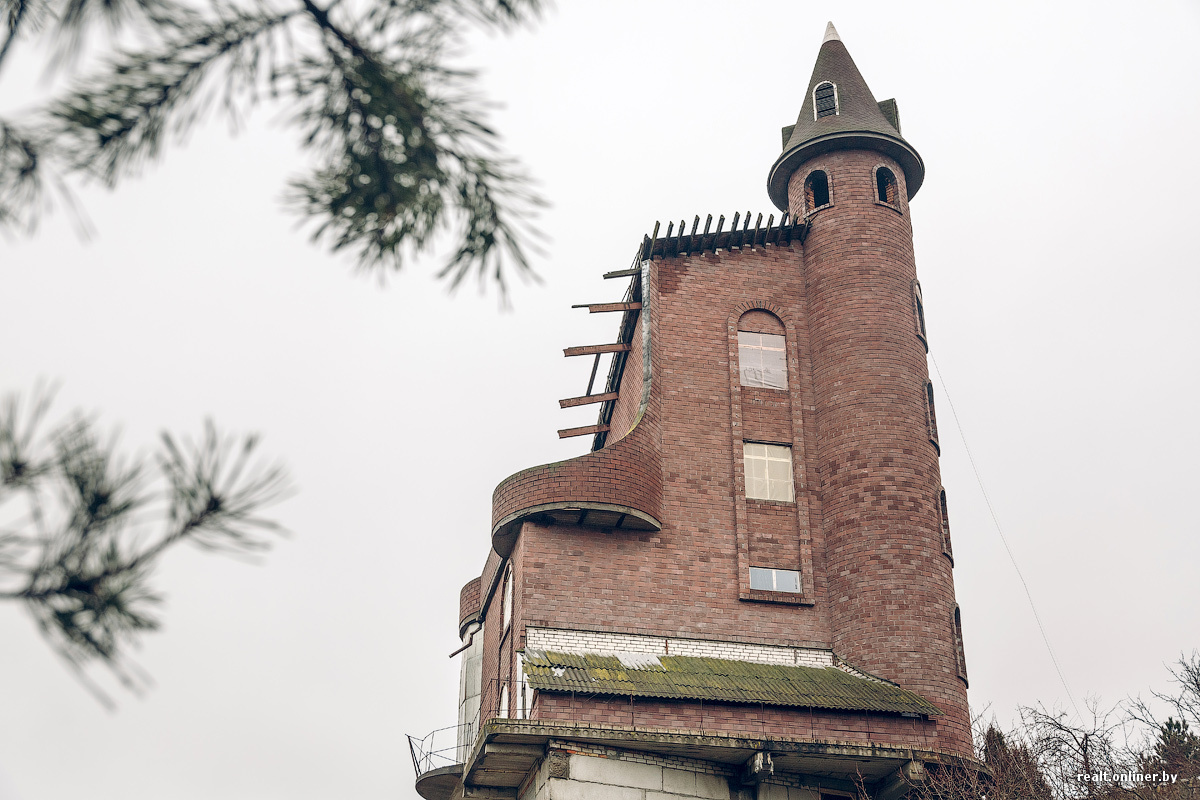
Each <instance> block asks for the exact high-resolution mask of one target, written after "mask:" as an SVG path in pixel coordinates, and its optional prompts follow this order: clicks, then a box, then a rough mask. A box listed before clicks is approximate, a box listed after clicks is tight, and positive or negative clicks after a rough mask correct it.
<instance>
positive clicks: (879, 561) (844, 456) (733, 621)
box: [484, 151, 970, 755]
mask: <svg viewBox="0 0 1200 800" xmlns="http://www.w3.org/2000/svg"><path fill="white" fill-rule="evenodd" d="M884 162H886V163H887V164H888V165H889V166H890V167H891V168H892V169H893V171H894V172H895V173H896V175H897V177H898V179H899V180H900V181H903V177H902V176H903V173H902V171H901V170H900V169H899V167H898V166H897V165H895V164H894V163H893V162H890V161H887V160H886V159H884V158H882V157H881V156H879V155H878V154H875V153H868V152H859V151H849V152H839V153H832V154H828V155H824V156H821V157H819V158H818V159H815V160H814V161H813V162H811V164H813V165H819V166H820V167H821V168H823V169H825V170H826V171H827V172H828V174H829V177H830V180H831V183H832V187H831V192H832V199H833V204H832V206H831V207H829V208H826V209H824V210H822V211H820V212H818V213H817V214H816V215H815V216H814V217H813V219H812V230H811V232H810V234H809V236H808V239H807V241H806V243H805V245H804V246H803V248H801V247H800V246H799V245H798V244H793V245H791V246H784V247H775V246H766V247H761V248H758V249H755V250H750V249H746V250H743V251H732V252H721V253H715V254H714V253H704V254H697V255H690V256H686V257H681V258H669V259H666V260H657V261H655V262H654V263H653V266H652V268H651V270H650V279H649V285H648V286H647V287H645V295H646V297H647V298H648V302H649V304H650V319H651V354H650V355H651V363H652V376H653V380H652V393H651V398H650V404H649V407H648V409H647V412H646V416H645V418H644V419H643V420H642V421H641V422H640V423H639V424H638V425H637V427H635V428H634V429H633V431H632V433H630V434H629V435H628V436H626V437H625V438H623V439H619V440H616V441H614V440H613V439H610V442H611V443H610V445H609V446H608V447H606V448H604V449H603V450H601V451H599V452H596V453H589V454H587V455H584V456H581V457H579V458H577V459H572V460H570V461H565V462H560V463H558V464H551V465H546V466H541V467H535V468H533V469H531V470H526V471H524V472H521V473H518V474H517V475H514V476H512V477H510V478H509V479H507V480H505V481H504V482H503V483H501V485H500V486H499V487H498V488H497V490H496V493H495V495H494V497H493V523H494V524H495V523H496V522H498V521H500V520H501V519H503V518H504V517H505V516H507V515H508V514H511V513H514V512H516V511H519V510H521V509H523V508H528V507H530V506H533V505H537V504H539V503H545V502H554V501H567V502H570V501H581V500H593V501H599V502H607V503H614V504H618V505H627V506H633V507H634V508H638V509H640V510H642V511H645V512H646V513H649V514H651V515H653V516H655V517H656V518H658V519H659V520H660V521H661V522H662V523H663V528H662V530H661V531H658V532H639V531H622V530H604V529H595V528H590V529H588V528H577V527H573V526H558V525H543V524H540V523H535V522H531V521H525V522H524V523H523V525H522V529H521V534H520V536H519V537H518V540H517V543H516V546H515V549H514V550H513V555H512V560H513V563H514V565H515V568H516V574H517V583H516V588H517V597H518V599H517V601H516V611H517V614H516V622H515V625H516V630H517V631H518V639H519V638H523V628H524V626H525V625H526V624H529V625H539V626H546V627H561V628H572V629H580V630H599V631H612V632H627V633H643V634H651V635H659V636H683V637H695V638H710V639H719V640H729V641H742V642H754V643H762V644H778V645H790V646H801V647H822V648H832V649H833V650H834V651H835V652H836V653H837V654H838V655H839V656H841V657H843V658H845V659H846V660H847V661H849V662H850V663H851V664H853V665H855V666H857V667H859V668H861V669H865V670H867V671H868V672H872V673H875V674H878V675H880V676H882V677H884V678H887V679H890V680H892V681H895V682H896V683H898V684H900V685H901V686H903V687H905V688H908V689H912V690H914V691H916V692H918V693H920V694H922V695H924V696H926V697H928V698H929V699H930V700H931V701H932V702H934V703H935V704H937V705H938V706H939V707H940V708H942V709H943V710H944V711H945V712H946V713H945V715H944V716H943V717H940V718H938V721H937V723H936V728H937V730H938V736H939V742H940V744H941V746H942V747H944V748H947V749H950V750H953V751H957V752H959V753H962V754H964V755H967V754H969V753H970V736H969V730H968V718H967V710H966V691H965V687H964V685H963V683H962V682H961V681H960V680H959V679H958V678H957V676H956V674H955V653H954V642H953V634H952V625H951V619H952V615H953V609H954V588H953V577H952V573H951V563H950V561H949V559H948V558H947V557H946V556H945V555H944V554H943V553H942V547H941V533H940V529H939V521H938V510H937V498H938V488H939V486H940V478H939V469H938V459H937V453H936V451H935V450H934V448H933V447H932V445H930V443H929V442H928V439H927V436H926V425H925V403H924V395H923V392H924V385H925V382H926V380H927V378H928V373H927V368H926V364H925V354H924V348H923V347H922V345H921V342H920V341H919V340H918V339H917V337H916V334H915V332H914V331H915V326H914V321H913V316H912V315H913V310H912V300H911V285H912V281H913V280H914V278H915V267H914V259H913V252H912V238H911V229H910V223H909V217H908V216H907V214H908V208H907V202H906V201H905V200H904V199H903V198H904V197H905V192H904V190H903V189H904V187H903V185H901V187H900V190H901V191H900V197H901V202H900V207H899V210H897V209H894V208H891V207H888V206H884V205H880V204H878V203H876V202H875V187H874V184H873V169H874V167H875V166H876V165H877V164H879V163H884ZM807 171H808V168H807V166H806V167H804V168H802V169H801V170H800V171H799V172H798V173H797V176H798V177H797V178H796V180H794V181H793V185H792V187H791V189H792V192H793V195H794V194H795V193H796V191H797V190H798V188H799V185H798V182H799V181H802V179H803V176H804V175H806V174H807ZM755 308H765V309H767V310H769V311H770V312H771V313H772V314H774V315H775V316H776V317H778V318H779V319H780V320H781V321H782V323H783V324H784V326H785V329H786V332H787V338H788V364H789V376H788V382H789V387H788V390H787V392H783V393H780V392H769V391H765V390H761V389H744V388H743V387H741V386H740V384H739V381H738V380H737V363H736V355H737V348H736V332H737V323H738V320H739V319H740V317H741V315H742V314H743V313H744V312H746V311H747V310H751V309H755ZM640 343H641V337H640V336H637V337H635V340H634V350H633V351H631V354H630V360H629V363H628V367H627V372H626V375H625V378H624V381H623V382H622V384H623V385H622V392H621V399H620V401H619V402H618V407H617V412H616V413H615V414H614V425H618V420H621V421H622V422H621V423H620V424H622V425H623V424H624V422H623V421H625V420H628V421H629V422H630V424H632V417H633V415H634V414H636V404H635V403H633V399H637V400H639V401H640V388H641V387H640V365H641V357H640V353H639V348H640V346H641V344H640ZM614 431H615V432H616V433H617V435H619V434H620V430H619V426H618V427H615V428H614ZM789 437H790V441H791V443H792V447H793V466H794V483H795V487H796V503H795V504H791V505H786V504H785V505H772V506H770V507H765V506H760V505H759V504H757V503H756V502H755V501H748V500H746V499H745V498H744V485H743V477H742V476H743V471H742V466H741V455H740V453H741V441H743V440H750V441H764V440H765V441H777V442H780V443H784V442H787V441H789ZM767 554H770V555H771V557H772V559H775V558H778V559H779V560H780V562H787V563H770V564H765V565H767V566H777V567H787V566H788V563H795V562H796V561H797V560H798V561H799V564H800V566H801V568H802V571H803V572H804V574H805V581H806V585H805V596H804V600H805V601H806V602H808V603H810V604H811V605H795V604H791V605H789V604H783V603H767V602H756V601H755V600H756V598H757V599H774V600H780V599H783V600H786V599H787V598H765V597H760V596H758V595H755V594H753V593H750V592H748V567H749V565H750V563H752V562H756V563H757V562H758V561H759V559H760V558H762V557H765V556H766V555H767ZM496 568H498V565H493V560H492V559H489V569H490V570H494V569H496ZM487 583H488V581H487V576H485V580H484V586H485V588H486V585H487ZM498 597H499V593H496V594H495V595H493V599H492V602H491V605H490V606H489V609H488V622H487V628H486V630H487V635H486V648H487V652H486V654H485V663H484V677H485V684H486V683H487V681H488V680H492V681H495V680H497V679H507V678H508V671H507V670H508V664H509V663H510V659H511V650H512V641H511V640H509V641H507V642H506V643H505V644H504V645H503V648H502V645H501V641H500V636H501V633H502V631H501V630H500V628H501V625H500V622H499V620H500V617H499V605H498ZM517 646H518V647H519V646H521V644H520V642H519V641H518V642H517ZM488 659H490V661H489V660H488ZM487 691H488V690H487V686H486V685H485V702H484V708H485V709H487V708H488V707H489V706H488V703H487ZM547 702H548V703H549V702H550V701H547ZM555 702H557V701H555ZM635 705H636V704H635ZM492 707H493V708H494V705H493V706H492ZM547 708H549V706H547ZM722 708H726V709H736V708H737V707H734V706H722ZM741 711H742V712H745V708H742V709H741ZM767 711H768V712H769V713H778V714H781V715H783V716H782V717H780V720H785V719H790V720H791V722H788V723H787V724H794V723H795V719H793V718H792V717H788V716H787V715H788V714H792V715H793V716H794V714H795V712H789V711H787V710H777V711H771V710H769V709H768V710H767ZM547 713H551V712H549V711H547ZM596 713H600V712H596ZM648 713H649V712H648ZM661 713H662V714H663V715H665V716H664V718H668V717H669V718H671V719H676V720H682V721H684V722H686V720H687V716H686V715H687V714H688V713H691V712H689V711H687V706H686V704H684V705H681V706H676V705H675V704H670V705H664V706H663V707H662V709H661ZM729 713H730V714H731V716H730V718H729V720H730V721H729V722H728V724H729V725H730V726H734V727H733V728H732V729H731V732H745V733H747V734H753V733H754V726H755V725H759V726H760V727H761V726H762V725H765V724H767V723H766V722H764V721H762V720H760V721H759V722H757V723H755V722H752V721H751V717H749V716H745V714H744V713H743V715H742V717H739V716H738V715H737V714H735V713H734V711H732V710H730V711H729ZM680 715H682V716H680ZM835 716H836V715H835ZM843 717H844V719H843V718H841V717H839V718H838V719H837V720H833V721H831V722H830V723H829V724H830V726H834V727H836V726H843V727H845V728H846V730H850V731H853V730H855V729H854V727H853V725H854V724H857V723H853V720H855V719H858V720H859V721H861V722H862V723H863V724H864V725H865V724H866V723H867V721H868V717H867V716H865V715H858V717H855V715H843ZM739 718H741V719H742V720H743V722H742V723H739V722H738V719H739ZM755 719H757V718H755ZM880 720H881V721H880V725H881V726H883V727H881V731H885V730H888V728H887V726H888V725H892V726H895V725H897V724H899V723H898V721H897V719H893V718H887V717H881V718H880ZM889 720H890V721H889ZM874 721H875V720H874V718H873V717H872V718H870V722H871V725H872V726H873V725H874ZM835 722H836V726H835ZM902 722H903V724H902V725H900V727H894V730H893V733H894V734H895V735H896V736H900V737H903V736H909V735H915V734H914V733H912V732H911V731H912V726H913V725H915V724H916V723H913V722H912V721H909V720H903V721H902ZM646 724H650V723H646ZM772 724H774V723H772ZM778 724H779V725H784V724H785V723H784V722H783V721H779V722H778ZM739 725H741V727H738V726H739ZM934 725H935V723H929V725H927V726H926V727H927V728H928V727H930V726H934ZM689 726H690V727H696V726H694V725H690V723H689V724H671V725H667V726H666V727H689ZM905 726H907V727H905ZM834 727H830V729H829V730H831V731H832V730H834ZM837 729H838V730H841V728H837ZM874 730H875V729H874V727H872V728H871V731H872V732H874ZM905 731H909V733H905ZM932 735H933V734H931V733H930V732H929V731H928V730H922V731H921V736H922V737H925V736H932ZM823 736H828V737H832V738H844V737H840V736H839V735H835V734H834V733H827V734H823Z"/></svg>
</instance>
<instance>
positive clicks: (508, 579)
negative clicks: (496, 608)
mask: <svg viewBox="0 0 1200 800" xmlns="http://www.w3.org/2000/svg"><path fill="white" fill-rule="evenodd" d="M500 604H501V606H502V611H501V613H502V615H503V617H504V629H505V630H508V626H509V625H511V624H512V616H513V612H512V606H513V574H512V567H511V566H510V567H509V568H508V570H507V571H506V572H505V573H504V594H503V595H502V596H501V598H500Z"/></svg>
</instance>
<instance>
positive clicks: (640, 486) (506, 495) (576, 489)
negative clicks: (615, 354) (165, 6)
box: [492, 386, 662, 541]
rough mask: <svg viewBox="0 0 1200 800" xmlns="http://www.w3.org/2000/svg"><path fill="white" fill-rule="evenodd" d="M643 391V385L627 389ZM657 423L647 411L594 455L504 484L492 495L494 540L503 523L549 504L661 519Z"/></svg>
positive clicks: (523, 474)
mask: <svg viewBox="0 0 1200 800" xmlns="http://www.w3.org/2000/svg"><path fill="white" fill-rule="evenodd" d="M634 390H636V391H637V393H638V394H639V395H640V393H641V387H640V386H636V387H628V388H627V389H626V391H634ZM657 430H658V428H657V425H655V424H654V420H653V414H652V413H651V412H650V410H647V412H646V414H645V415H644V416H643V417H642V420H641V422H639V423H638V424H637V426H636V427H634V429H633V430H632V431H630V433H629V435H628V436H626V437H625V438H623V439H621V440H620V441H618V442H616V443H615V444H612V445H609V446H608V447H605V448H603V449H601V450H597V451H596V452H594V453H588V454H586V455H582V456H579V457H578V458H572V459H569V460H567V461H557V462H555V463H553V464H543V465H542V466H540V467H531V468H530V469H526V470H522V471H521V472H518V473H516V474H515V475H510V476H509V477H507V478H505V479H504V480H503V481H501V482H500V485H499V486H497V487H496V491H495V492H493V493H492V536H493V541H495V538H496V536H497V534H499V533H501V530H500V529H501V528H502V527H509V526H511V525H512V524H513V523H514V522H517V521H519V520H520V519H521V518H522V517H521V515H522V512H525V511H529V512H530V513H534V512H535V511H536V509H537V508H538V507H539V506H545V505H548V504H551V503H602V504H607V505H612V506H622V507H626V508H632V509H634V510H636V511H640V512H641V513H642V514H645V515H648V516H649V517H652V518H653V519H654V520H655V521H661V520H662V511H661V507H662V467H661V463H660V458H659V451H658V436H657V435H656V434H657Z"/></svg>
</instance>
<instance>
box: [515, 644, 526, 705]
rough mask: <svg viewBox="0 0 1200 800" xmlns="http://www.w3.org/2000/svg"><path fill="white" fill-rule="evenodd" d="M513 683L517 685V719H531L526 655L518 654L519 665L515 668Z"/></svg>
mask: <svg viewBox="0 0 1200 800" xmlns="http://www.w3.org/2000/svg"><path fill="white" fill-rule="evenodd" d="M513 682H514V683H515V684H516V692H517V702H516V712H517V713H516V714H514V715H513V716H515V717H516V718H517V719H529V684H528V683H526V682H525V654H524V653H521V652H518V653H517V663H516V665H515V666H514V667H513Z"/></svg>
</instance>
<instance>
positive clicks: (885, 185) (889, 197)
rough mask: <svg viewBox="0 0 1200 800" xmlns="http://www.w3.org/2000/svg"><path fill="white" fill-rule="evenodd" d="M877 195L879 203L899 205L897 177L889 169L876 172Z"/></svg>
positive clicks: (883, 168) (880, 169)
mask: <svg viewBox="0 0 1200 800" xmlns="http://www.w3.org/2000/svg"><path fill="white" fill-rule="evenodd" d="M875 193H876V195H877V196H878V197H879V202H881V203H887V204H888V205H890V206H897V205H899V203H898V202H897V198H896V175H895V173H893V172H892V171H891V170H890V169H888V168H887V167H880V168H879V169H877V170H875Z"/></svg>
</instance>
